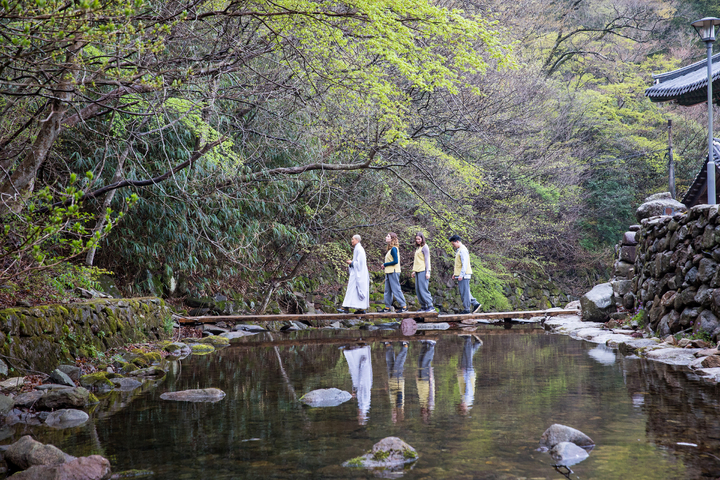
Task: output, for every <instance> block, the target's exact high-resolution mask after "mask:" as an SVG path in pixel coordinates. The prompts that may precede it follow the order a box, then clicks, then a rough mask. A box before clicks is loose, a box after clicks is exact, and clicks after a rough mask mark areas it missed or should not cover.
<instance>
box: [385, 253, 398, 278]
mask: <svg viewBox="0 0 720 480" xmlns="http://www.w3.org/2000/svg"><path fill="white" fill-rule="evenodd" d="M393 248H395V249H396V250H397V254H398V263H396V264H395V265H390V266H389V267H385V273H400V249H399V248H397V247H391V248H390V250H388V251H387V253H386V254H385V263H388V262H392V261H393V257H392V249H393Z"/></svg>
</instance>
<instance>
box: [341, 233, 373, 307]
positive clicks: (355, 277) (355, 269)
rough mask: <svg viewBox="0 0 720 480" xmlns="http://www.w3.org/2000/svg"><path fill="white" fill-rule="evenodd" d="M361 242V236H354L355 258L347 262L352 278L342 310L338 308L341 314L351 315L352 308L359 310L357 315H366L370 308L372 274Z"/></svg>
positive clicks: (349, 279) (349, 281) (350, 278)
mask: <svg viewBox="0 0 720 480" xmlns="http://www.w3.org/2000/svg"><path fill="white" fill-rule="evenodd" d="M360 240H361V238H360V235H353V237H352V240H350V243H352V246H353V258H352V260H347V263H348V270H349V273H350V276H349V278H348V286H347V290H346V291H345V298H344V299H343V304H342V308H338V312H341V313H350V309H351V308H355V309H357V310H355V313H366V310H367V309H368V308H370V273H369V272H368V268H367V259H366V258H365V249H364V248H363V246H362V245H361V244H360Z"/></svg>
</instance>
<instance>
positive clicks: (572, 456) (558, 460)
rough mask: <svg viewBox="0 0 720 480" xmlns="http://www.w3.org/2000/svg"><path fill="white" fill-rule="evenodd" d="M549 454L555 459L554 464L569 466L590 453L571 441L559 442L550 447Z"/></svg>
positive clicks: (580, 460)
mask: <svg viewBox="0 0 720 480" xmlns="http://www.w3.org/2000/svg"><path fill="white" fill-rule="evenodd" d="M550 456H551V457H552V458H553V460H555V464H556V465H563V466H566V467H569V466H571V465H575V464H576V463H580V462H582V461H583V460H585V459H586V458H588V457H589V456H590V455H589V454H588V452H587V451H585V449H582V448H580V447H578V446H577V445H575V444H574V443H572V442H560V443H558V444H557V445H555V446H554V447H553V448H551V449H550Z"/></svg>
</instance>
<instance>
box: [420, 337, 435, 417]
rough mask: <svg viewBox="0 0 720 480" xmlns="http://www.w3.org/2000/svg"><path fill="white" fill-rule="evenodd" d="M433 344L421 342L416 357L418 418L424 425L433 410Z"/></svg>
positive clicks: (428, 341) (433, 341)
mask: <svg viewBox="0 0 720 480" xmlns="http://www.w3.org/2000/svg"><path fill="white" fill-rule="evenodd" d="M435 343H436V342H435V340H423V341H421V342H420V355H419V356H418V373H417V377H416V380H415V383H416V386H417V391H418V398H419V399H420V416H421V418H422V420H423V422H425V423H428V422H429V421H430V415H431V414H432V412H433V410H435V371H434V370H433V367H432V361H433V358H434V357H435Z"/></svg>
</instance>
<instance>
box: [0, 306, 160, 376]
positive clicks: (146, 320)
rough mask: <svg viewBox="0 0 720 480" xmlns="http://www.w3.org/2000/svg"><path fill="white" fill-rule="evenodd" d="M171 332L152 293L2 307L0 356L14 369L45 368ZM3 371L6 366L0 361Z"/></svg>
mask: <svg viewBox="0 0 720 480" xmlns="http://www.w3.org/2000/svg"><path fill="white" fill-rule="evenodd" d="M171 331H172V320H171V312H170V309H169V308H168V307H166V306H165V303H164V302H163V301H162V300H161V299H159V298H154V297H148V298H130V299H113V298H97V299H93V300H88V301H86V302H82V303H74V304H67V305H43V306H37V307H28V308H26V307H16V308H7V309H4V310H0V355H2V359H3V360H4V361H5V362H6V363H7V364H9V365H10V368H12V369H14V370H19V371H31V370H35V371H41V372H49V371H51V370H53V369H54V368H55V367H56V366H57V365H58V364H60V363H63V362H66V361H74V359H75V358H77V357H93V356H96V355H97V353H98V352H104V351H105V350H107V349H108V348H113V347H120V346H122V345H125V344H127V343H134V342H147V341H155V340H160V339H162V338H165V337H166V336H167V335H168V334H169V333H170V332H171ZM3 374H4V375H7V374H8V371H7V365H5V368H3V365H2V364H0V375H3Z"/></svg>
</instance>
